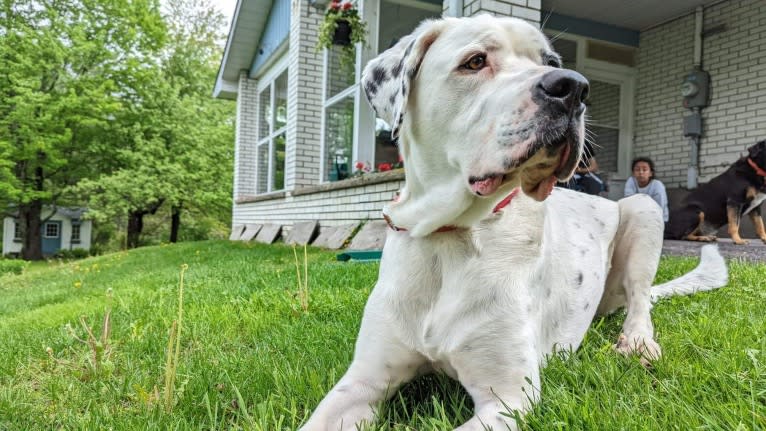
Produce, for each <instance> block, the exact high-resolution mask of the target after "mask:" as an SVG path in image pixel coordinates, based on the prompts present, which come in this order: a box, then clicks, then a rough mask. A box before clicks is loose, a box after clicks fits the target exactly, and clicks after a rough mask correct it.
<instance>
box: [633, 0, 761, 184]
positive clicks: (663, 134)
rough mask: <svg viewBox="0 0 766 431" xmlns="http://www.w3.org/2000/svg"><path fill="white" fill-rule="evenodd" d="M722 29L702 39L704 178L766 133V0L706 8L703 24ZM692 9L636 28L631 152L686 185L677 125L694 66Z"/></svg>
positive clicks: (683, 143) (684, 144) (684, 149)
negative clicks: (707, 94)
mask: <svg viewBox="0 0 766 431" xmlns="http://www.w3.org/2000/svg"><path fill="white" fill-rule="evenodd" d="M718 24H725V25H726V30H725V31H724V32H721V33H716V34H711V35H709V36H707V37H705V39H704V40H703V58H702V67H703V69H705V70H707V71H708V72H709V73H710V76H711V89H712V94H711V96H712V97H711V104H710V106H709V107H708V108H705V109H704V110H703V111H702V118H703V124H704V131H703V133H704V135H703V137H702V142H701V147H700V180H701V181H702V182H704V181H708V180H709V179H710V178H712V177H713V176H715V175H717V174H719V173H720V172H722V171H723V170H724V169H725V167H726V166H728V165H730V164H731V163H732V162H734V161H735V160H736V159H737V158H738V157H739V155H740V154H741V153H742V152H743V151H744V150H745V148H747V147H748V146H749V145H752V144H754V143H755V142H756V141H757V140H759V139H763V138H766V123H765V122H764V121H763V119H764V117H765V116H766V73H764V70H765V69H764V66H766V50H765V49H763V41H764V40H766V2H764V1H762V0H739V1H736V0H732V1H728V2H723V3H720V4H718V5H715V6H712V7H709V8H706V9H705V19H704V28H705V29H709V28H712V27H713V26H716V25H718ZM693 33H694V14H693V13H692V14H690V15H687V16H684V17H682V18H679V19H677V20H675V21H672V22H670V23H668V24H666V25H663V26H661V27H658V28H655V29H651V30H648V31H645V32H643V33H642V34H641V40H640V46H639V61H638V72H639V73H638V86H637V92H636V140H635V147H634V155H636V156H649V157H652V159H653V160H654V161H655V163H656V165H657V171H658V172H657V174H658V177H659V178H661V179H662V180H663V181H664V182H665V183H666V185H667V186H669V187H678V186H685V185H686V168H687V165H688V154H689V144H688V141H687V140H686V138H684V136H683V132H682V120H683V116H685V115H688V113H689V111H688V110H687V109H684V108H683V107H682V105H681V103H682V98H681V96H680V93H679V87H680V84H681V81H682V79H683V76H684V75H686V73H688V72H689V71H690V70H691V69H692V66H693V64H692V63H693V50H694V40H693Z"/></svg>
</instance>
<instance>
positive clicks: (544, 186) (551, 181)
mask: <svg viewBox="0 0 766 431" xmlns="http://www.w3.org/2000/svg"><path fill="white" fill-rule="evenodd" d="M555 185H556V176H555V175H551V176H550V177H549V178H546V179H544V180H542V181H541V182H540V185H539V186H537V189H535V193H534V196H533V197H534V199H535V200H536V201H538V202H539V201H544V200H545V198H547V197H548V196H550V195H551V193H553V186H555Z"/></svg>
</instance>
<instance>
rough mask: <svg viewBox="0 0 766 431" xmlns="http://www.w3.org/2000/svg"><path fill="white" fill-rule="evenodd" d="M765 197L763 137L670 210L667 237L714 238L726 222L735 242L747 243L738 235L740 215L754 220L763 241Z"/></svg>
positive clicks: (666, 228)
mask: <svg viewBox="0 0 766 431" xmlns="http://www.w3.org/2000/svg"><path fill="white" fill-rule="evenodd" d="M764 199H766V141H761V142H758V143H757V144H755V145H753V146H752V147H750V148H748V155H747V156H746V157H742V158H740V159H739V160H737V161H736V162H734V164H733V165H731V166H730V167H729V169H727V170H726V171H725V172H724V173H722V174H721V175H719V176H717V177H715V178H713V179H712V180H710V182H709V183H707V184H702V185H700V186H699V187H698V188H696V189H694V190H693V191H692V192H691V193H689V195H688V196H687V197H686V199H684V202H683V204H682V206H681V207H680V208H677V209H675V210H671V211H670V221H669V222H668V223H667V224H666V225H665V238H666V239H685V240H690V241H715V240H716V236H715V233H716V232H717V231H718V229H719V228H720V227H721V226H723V225H725V224H728V225H729V235H730V236H731V239H732V240H733V241H734V242H735V243H736V244H747V241H746V240H743V239H742V237H740V235H739V224H740V220H741V219H742V216H744V215H747V216H749V217H750V220H752V222H753V226H754V227H755V233H756V235H758V237H759V238H760V239H761V240H762V241H763V242H766V230H764V226H763V219H762V218H761V202H763V201H764Z"/></svg>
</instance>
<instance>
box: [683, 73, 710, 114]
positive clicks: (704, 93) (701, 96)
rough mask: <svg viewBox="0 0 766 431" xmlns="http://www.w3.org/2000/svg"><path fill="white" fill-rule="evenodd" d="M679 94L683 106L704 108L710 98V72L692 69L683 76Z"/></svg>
mask: <svg viewBox="0 0 766 431" xmlns="http://www.w3.org/2000/svg"><path fill="white" fill-rule="evenodd" d="M681 95H682V96H683V97H684V108H689V109H691V108H704V107H706V106H708V101H709V99H710V74H709V73H707V72H705V71H704V70H702V69H694V70H692V71H691V72H689V74H687V75H686V76H684V80H683V82H682V83H681Z"/></svg>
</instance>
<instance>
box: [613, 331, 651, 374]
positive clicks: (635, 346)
mask: <svg viewBox="0 0 766 431" xmlns="http://www.w3.org/2000/svg"><path fill="white" fill-rule="evenodd" d="M612 347H613V348H614V350H615V351H617V352H618V353H620V354H622V355H624V356H630V355H639V356H640V358H641V365H643V366H645V367H650V366H651V363H652V362H654V361H656V360H658V359H660V357H661V356H662V349H661V348H660V345H659V344H657V342H656V341H654V340H653V339H652V338H651V337H644V336H642V335H637V336H633V337H628V336H626V335H625V334H620V338H618V339H617V343H616V344H615V345H614V346H612Z"/></svg>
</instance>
